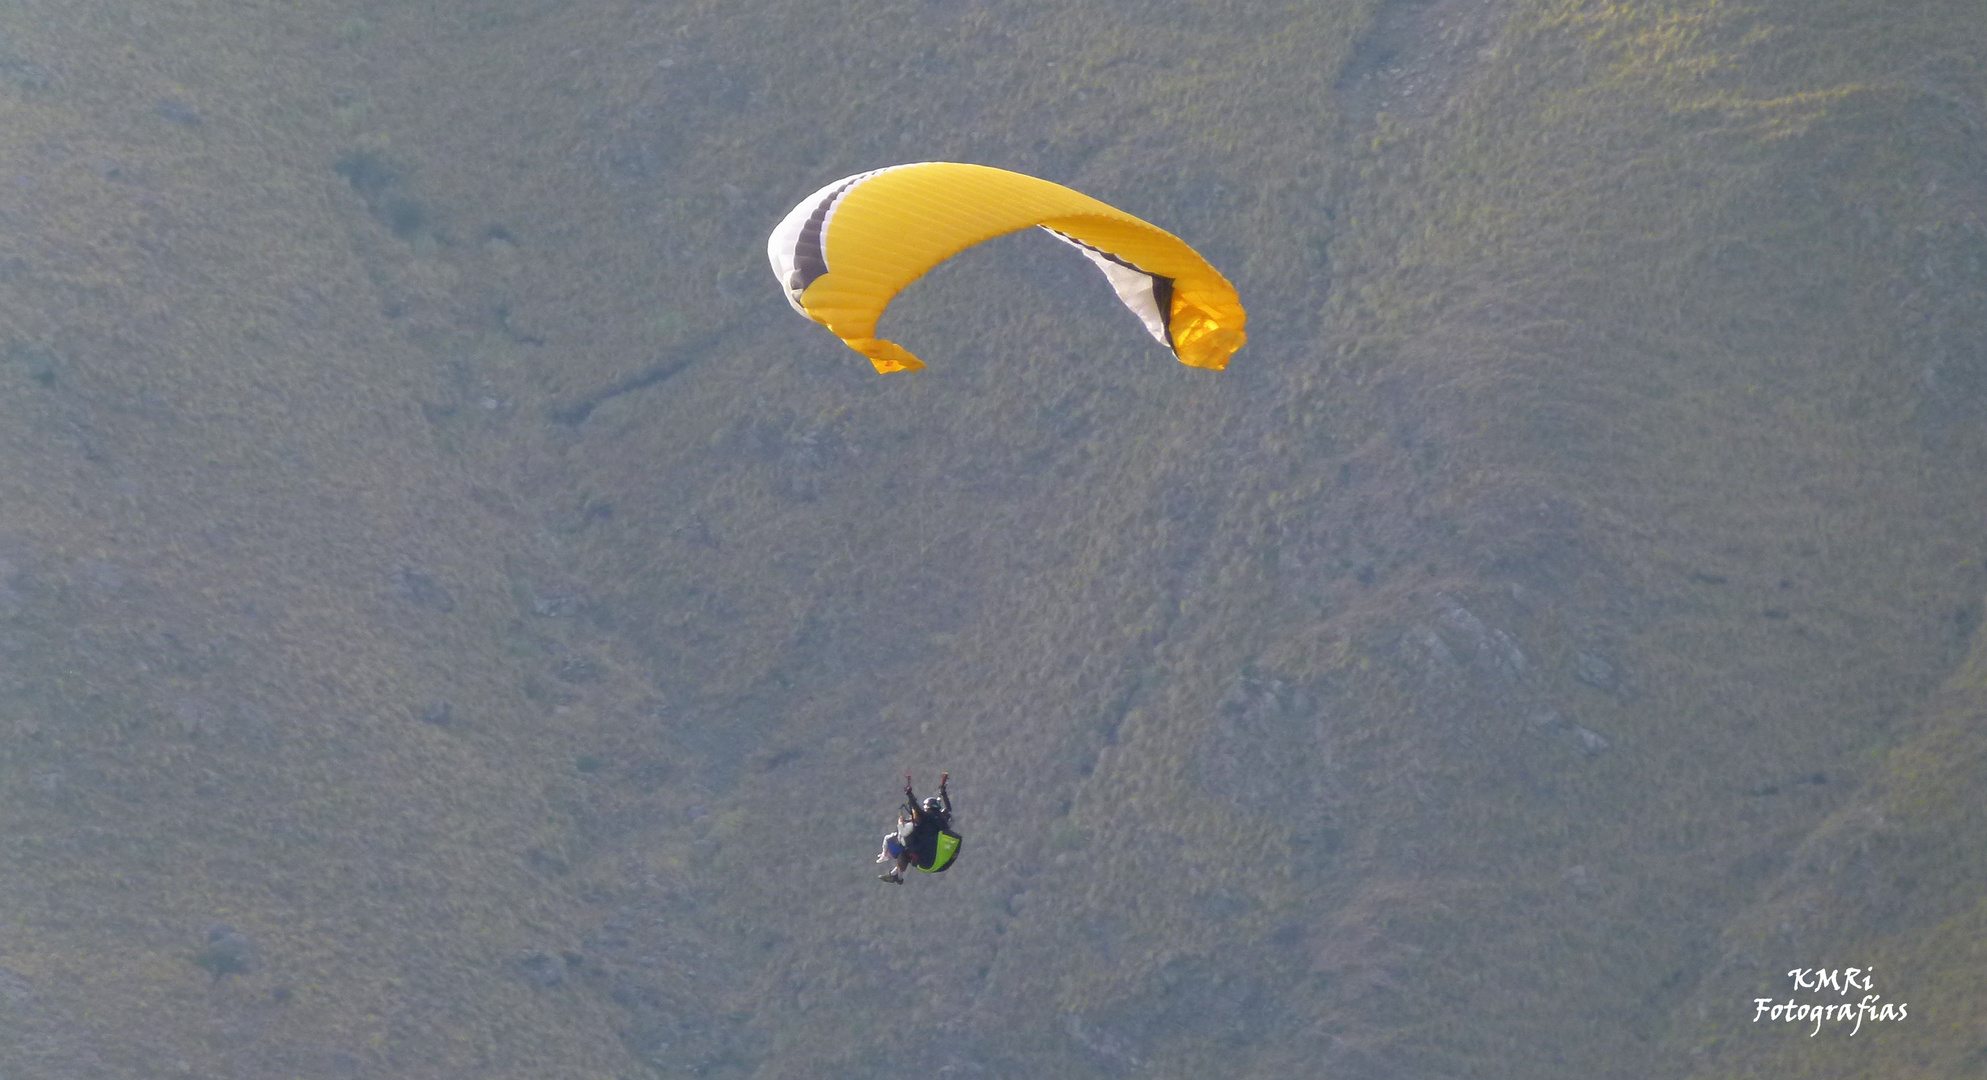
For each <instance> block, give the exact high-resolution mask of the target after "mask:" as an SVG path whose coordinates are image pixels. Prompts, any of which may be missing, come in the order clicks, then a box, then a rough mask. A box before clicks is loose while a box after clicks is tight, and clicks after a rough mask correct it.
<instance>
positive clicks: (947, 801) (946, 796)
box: [938, 772, 952, 817]
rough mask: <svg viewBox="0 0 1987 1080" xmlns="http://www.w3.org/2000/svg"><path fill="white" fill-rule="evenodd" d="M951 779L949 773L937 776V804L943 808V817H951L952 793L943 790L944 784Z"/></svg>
mask: <svg viewBox="0 0 1987 1080" xmlns="http://www.w3.org/2000/svg"><path fill="white" fill-rule="evenodd" d="M950 779H952V774H951V773H949V772H948V773H940V774H938V802H939V805H941V806H943V807H945V816H946V817H951V816H952V793H951V792H949V791H947V790H945V782H946V781H947V780H950Z"/></svg>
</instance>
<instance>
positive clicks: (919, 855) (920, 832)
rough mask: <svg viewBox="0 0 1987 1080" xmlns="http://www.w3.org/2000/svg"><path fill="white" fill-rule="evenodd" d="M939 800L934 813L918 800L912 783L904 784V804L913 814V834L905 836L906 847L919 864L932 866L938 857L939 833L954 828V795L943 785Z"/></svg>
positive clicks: (939, 792)
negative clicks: (937, 808) (936, 810)
mask: <svg viewBox="0 0 1987 1080" xmlns="http://www.w3.org/2000/svg"><path fill="white" fill-rule="evenodd" d="M938 802H939V810H938V812H937V813H932V812H931V811H929V810H926V809H925V808H924V806H923V805H922V804H921V803H920V802H919V801H918V796H917V793H916V792H914V791H912V790H911V785H909V784H905V785H904V806H905V808H906V809H907V810H909V811H910V814H911V835H909V836H907V837H905V838H904V849H905V850H906V851H909V852H910V853H911V859H912V860H913V861H914V862H916V863H917V865H919V866H930V865H931V864H932V862H933V860H935V859H937V858H938V834H939V833H941V832H945V831H948V830H950V829H951V828H952V796H951V795H950V794H949V793H947V792H946V790H945V789H944V788H943V787H941V788H939V789H938Z"/></svg>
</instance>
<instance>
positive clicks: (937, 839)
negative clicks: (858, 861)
mask: <svg viewBox="0 0 1987 1080" xmlns="http://www.w3.org/2000/svg"><path fill="white" fill-rule="evenodd" d="M950 779H952V774H951V773H941V774H939V777H938V794H937V795H934V796H932V797H930V798H928V799H926V800H924V801H923V802H919V801H918V795H917V792H915V791H912V790H911V774H910V773H905V774H904V805H903V807H902V808H901V809H900V810H898V812H897V828H896V829H895V830H893V831H891V832H887V833H884V834H883V851H882V852H881V853H879V854H878V855H877V856H876V861H877V862H880V863H890V864H892V865H891V867H890V869H888V870H886V871H884V872H883V873H881V874H878V875H877V877H878V879H880V880H883V881H887V882H889V883H891V884H892V885H902V884H903V883H904V871H905V870H908V869H910V868H911V867H913V866H915V867H917V868H918V869H920V870H922V871H924V872H925V873H927V874H936V873H940V872H942V871H944V870H945V869H947V868H948V867H950V866H951V865H952V861H953V860H954V859H956V858H958V857H959V834H958V833H956V832H953V831H952V795H951V793H950V792H948V791H946V790H945V784H946V781H948V780H950Z"/></svg>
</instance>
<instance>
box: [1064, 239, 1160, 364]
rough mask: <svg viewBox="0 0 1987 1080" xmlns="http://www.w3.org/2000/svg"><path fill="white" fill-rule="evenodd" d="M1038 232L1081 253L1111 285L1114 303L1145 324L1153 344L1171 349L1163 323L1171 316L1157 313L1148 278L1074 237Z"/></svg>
mask: <svg viewBox="0 0 1987 1080" xmlns="http://www.w3.org/2000/svg"><path fill="white" fill-rule="evenodd" d="M1042 231H1043V232H1045V233H1048V234H1049V235H1050V236H1053V237H1055V238H1056V239H1058V240H1061V241H1062V242H1063V243H1065V244H1068V245H1069V246H1070V247H1073V248H1075V249H1076V250H1078V251H1081V252H1082V253H1083V257H1084V258H1086V259H1089V260H1090V261H1091V262H1093V263H1095V264H1096V265H1097V269H1099V270H1102V271H1103V272H1104V277H1105V279H1106V280H1108V281H1109V282H1110V283H1111V291H1113V292H1115V293H1117V294H1118V299H1120V300H1122V301H1124V303H1125V306H1126V307H1128V308H1130V309H1131V313H1132V314H1133V315H1136V316H1138V321H1139V322H1142V323H1144V324H1145V329H1146V332H1147V333H1149V334H1151V335H1152V337H1153V340H1155V341H1157V342H1159V344H1161V345H1164V346H1166V347H1167V348H1169V349H1170V348H1172V347H1173V342H1172V340H1171V339H1170V338H1169V337H1168V336H1167V333H1166V320H1167V319H1168V318H1170V317H1171V316H1172V312H1170V311H1160V310H1159V298H1158V296H1156V295H1155V294H1154V292H1153V288H1152V286H1153V277H1152V275H1151V274H1148V273H1146V272H1145V271H1143V270H1140V269H1138V268H1136V267H1132V266H1127V265H1125V264H1124V263H1122V262H1120V261H1118V260H1117V259H1114V258H1112V257H1111V256H1109V255H1106V254H1105V253H1103V252H1101V251H1099V250H1097V249H1096V248H1094V247H1091V246H1090V245H1089V244H1086V243H1084V242H1083V241H1081V240H1078V239H1076V238H1074V237H1070V236H1064V235H1063V234H1062V233H1059V232H1057V231H1055V230H1054V229H1051V228H1049V227H1048V226H1047V225H1044V226H1042Z"/></svg>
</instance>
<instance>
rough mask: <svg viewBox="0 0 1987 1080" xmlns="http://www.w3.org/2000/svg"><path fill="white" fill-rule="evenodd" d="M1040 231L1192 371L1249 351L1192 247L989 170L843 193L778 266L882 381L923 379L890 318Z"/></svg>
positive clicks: (775, 245) (828, 200)
mask: <svg viewBox="0 0 1987 1080" xmlns="http://www.w3.org/2000/svg"><path fill="white" fill-rule="evenodd" d="M1031 226H1040V227H1042V228H1044V229H1047V230H1048V231H1049V232H1051V233H1054V234H1055V235H1056V236H1057V237H1058V238H1060V239H1062V240H1064V241H1066V242H1068V243H1069V244H1071V245H1073V246H1075V247H1076V248H1077V249H1078V250H1079V251H1081V252H1082V253H1083V254H1084V256H1085V257H1087V258H1089V259H1090V261H1091V262H1093V263H1095V264H1096V265H1097V268H1098V269H1100V270H1102V271H1103V272H1104V276H1105V277H1106V278H1108V279H1109V280H1110V282H1111V287H1112V288H1113V289H1114V290H1115V291H1116V292H1117V294H1118V298H1119V299H1120V300H1123V301H1124V303H1125V306H1126V307H1128V308H1130V309H1131V310H1132V313H1133V314H1135V315H1137V316H1138V317H1139V319H1140V321H1142V322H1143V323H1145V327H1146V330H1147V331H1149V332H1150V333H1151V334H1152V336H1153V337H1154V338H1155V339H1157V340H1158V341H1159V343H1160V344H1162V345H1165V346H1166V347H1167V348H1169V349H1171V350H1172V351H1173V355H1174V356H1176V357H1178V358H1179V359H1180V362H1181V363H1184V364H1188V365H1191V366H1193V367H1201V368H1213V369H1216V370H1219V369H1221V368H1224V367H1227V366H1228V358H1229V357H1231V356H1233V355H1234V354H1235V352H1236V350H1238V349H1240V348H1241V347H1242V345H1243V343H1244V342H1245V341H1247V340H1248V336H1247V334H1246V333H1244V329H1243V328H1244V326H1245V324H1246V323H1247V322H1248V313H1247V312H1246V311H1244V310H1243V309H1242V301H1241V298H1240V297H1238V296H1236V295H1235V287H1234V286H1233V285H1230V284H1229V283H1228V279H1227V278H1224V277H1222V276H1221V273H1220V271H1218V270H1216V269H1215V268H1214V267H1213V266H1210V265H1209V264H1208V262H1207V260H1206V259H1203V258H1201V256H1200V253H1199V252H1197V251H1195V250H1194V249H1193V248H1191V247H1188V246H1187V244H1186V242H1185V241H1183V240H1181V239H1180V238H1179V237H1177V236H1174V235H1173V234H1172V233H1169V232H1167V231H1166V230H1164V229H1161V228H1159V227H1157V226H1154V225H1150V224H1147V223H1146V222H1144V221H1141V220H1139V219H1138V218H1135V217H1133V216H1131V215H1130V214H1127V213H1125V212H1124V211H1122V210H1119V209H1117V208H1116V207H1113V206H1110V205H1109V204H1106V203H1102V202H1099V201H1097V200H1096V199H1093V198H1091V197H1090V196H1088V195H1085V194H1083V193H1081V192H1077V191H1072V190H1070V189H1069V188H1066V187H1063V186H1062V185H1061V184H1052V183H1050V182H1049V181H1047V180H1040V179H1037V178H1035V177H1032V176H1024V175H1022V174H1021V173H1015V172H1008V171H1007V170H1005V169H995V168H990V167H988V166H985V165H960V164H954V163H951V162H938V161H926V162H920V163H918V164H914V165H896V166H892V167H890V168H887V169H877V170H875V171H873V172H866V173H858V174H857V175H855V176H850V177H846V178H844V179H841V180H837V181H835V182H834V183H832V184H829V185H828V186H827V187H824V188H822V189H821V190H820V191H817V192H815V193H814V194H813V195H810V196H808V197H807V198H806V199H805V200H803V201H802V202H801V204H800V205H799V206H796V207H794V208H793V211H792V212H791V213H789V214H788V215H787V216H786V219H785V220H784V221H781V222H780V225H779V227H778V228H777V229H774V230H773V235H772V237H771V238H770V239H769V240H768V241H767V243H766V255H767V257H768V258H769V259H770V260H771V261H772V264H773V273H774V274H775V275H776V276H778V277H779V279H780V284H781V286H783V287H784V288H785V289H786V293H787V302H788V303H791V304H792V305H793V307H794V310H795V311H798V312H800V313H801V314H803V315H805V316H807V317H808V318H810V319H813V320H814V321H815V322H818V323H820V324H821V325H823V326H825V327H827V328H828V329H829V330H830V331H832V332H833V333H834V334H835V336H837V337H839V338H841V339H842V340H843V341H844V342H846V343H847V344H848V346H849V347H850V348H852V349H854V350H856V351H857V352H859V353H862V354H863V355H864V356H867V357H869V359H870V362H871V363H873V364H875V365H876V370H877V371H878V372H892V371H915V370H917V369H918V368H921V367H923V366H924V364H923V363H922V362H920V361H919V360H918V358H917V357H915V356H912V355H911V354H910V352H909V351H907V350H905V349H904V348H903V347H902V346H900V345H898V344H896V343H895V342H892V341H885V340H883V339H881V338H878V337H877V336H876V323H877V320H878V319H880V318H882V316H883V309H884V308H885V307H888V306H889V304H890V301H891V300H892V299H893V298H894V297H895V296H896V295H897V294H898V293H899V292H901V291H902V290H903V289H904V287H905V286H907V285H909V284H910V283H911V282H913V281H916V280H917V279H918V278H920V277H922V276H923V275H924V273H925V271H927V270H930V269H931V268H932V267H934V266H936V265H938V264H939V263H941V262H944V261H945V260H946V259H949V258H951V257H952V256H953V255H955V254H957V253H958V252H960V251H962V250H964V249H966V248H969V247H971V246H973V245H974V244H977V243H980V242H981V241H984V240H991V239H993V238H994V237H996V236H1002V235H1005V234H1007V233H1011V232H1015V231H1018V230H1021V229H1026V228H1029V227H1031Z"/></svg>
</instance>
